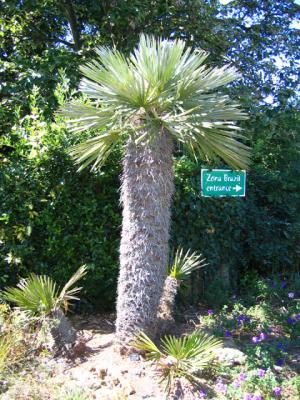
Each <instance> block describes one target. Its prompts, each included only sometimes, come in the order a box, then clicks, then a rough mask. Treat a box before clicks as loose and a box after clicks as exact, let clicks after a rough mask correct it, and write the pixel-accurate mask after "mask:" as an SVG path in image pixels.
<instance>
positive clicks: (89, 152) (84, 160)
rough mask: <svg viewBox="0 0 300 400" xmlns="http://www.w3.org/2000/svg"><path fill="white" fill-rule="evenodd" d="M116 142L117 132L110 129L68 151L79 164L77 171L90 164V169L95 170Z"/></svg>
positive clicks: (102, 162) (117, 140)
mask: <svg viewBox="0 0 300 400" xmlns="http://www.w3.org/2000/svg"><path fill="white" fill-rule="evenodd" d="M118 142H119V132H113V131H110V132H109V133H102V134H101V135H98V136H96V137H93V138H91V139H88V140H87V141H86V142H83V143H80V144H78V145H76V146H73V147H71V148H70V150H69V153H70V155H71V157H72V158H73V159H74V161H75V163H76V164H78V165H79V168H78V171H81V170H82V169H84V168H85V167H87V166H90V167H91V170H96V169H97V168H100V167H101V166H102V165H103V164H104V163H105V161H106V159H107V157H108V156H109V155H110V154H111V152H112V151H113V149H114V148H115V146H117V144H118Z"/></svg>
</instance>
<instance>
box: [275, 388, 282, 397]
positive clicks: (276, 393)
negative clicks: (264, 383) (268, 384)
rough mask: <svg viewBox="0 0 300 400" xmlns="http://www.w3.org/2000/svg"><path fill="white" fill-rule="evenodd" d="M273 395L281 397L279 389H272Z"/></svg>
mask: <svg viewBox="0 0 300 400" xmlns="http://www.w3.org/2000/svg"><path fill="white" fill-rule="evenodd" d="M273 393H274V394H275V396H280V395H281V389H280V387H279V386H276V387H275V388H274V389H273Z"/></svg>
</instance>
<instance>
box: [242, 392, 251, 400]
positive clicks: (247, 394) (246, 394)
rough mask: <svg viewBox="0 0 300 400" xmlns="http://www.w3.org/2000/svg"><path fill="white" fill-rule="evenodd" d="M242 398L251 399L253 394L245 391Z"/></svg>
mask: <svg viewBox="0 0 300 400" xmlns="http://www.w3.org/2000/svg"><path fill="white" fill-rule="evenodd" d="M243 400H253V396H252V394H251V393H245V394H244V397H243Z"/></svg>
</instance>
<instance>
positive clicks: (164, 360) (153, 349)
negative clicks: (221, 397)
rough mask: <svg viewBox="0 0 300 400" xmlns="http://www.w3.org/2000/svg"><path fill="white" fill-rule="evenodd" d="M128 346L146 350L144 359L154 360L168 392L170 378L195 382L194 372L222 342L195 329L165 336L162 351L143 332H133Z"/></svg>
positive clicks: (208, 362)
mask: <svg viewBox="0 0 300 400" xmlns="http://www.w3.org/2000/svg"><path fill="white" fill-rule="evenodd" d="M132 345H133V346H134V347H135V348H136V349H138V350H142V351H144V352H146V357H147V358H148V359H150V360H155V361H157V362H158V365H159V366H160V367H161V374H162V379H163V380H166V389H167V391H169V390H170V389H171V385H172V381H173V379H174V378H177V377H185V378H186V379H188V380H189V381H191V382H193V381H197V376H196V374H197V373H198V372H199V371H200V370H203V369H204V368H206V367H208V366H209V364H210V363H211V362H212V360H213V359H214V358H215V354H216V351H217V350H218V349H219V348H221V347H222V342H221V341H220V340H219V339H217V338H215V337H213V336H209V335H207V334H203V333H201V332H200V331H199V330H196V331H194V332H193V333H192V334H190V335H187V336H182V337H180V338H177V337H175V336H165V337H164V338H162V339H161V348H162V350H160V349H159V348H158V347H157V346H156V345H155V343H153V341H152V340H151V339H150V338H149V337H148V336H147V335H146V334H145V333H140V334H139V335H137V338H136V340H135V342H134V343H133V344H132Z"/></svg>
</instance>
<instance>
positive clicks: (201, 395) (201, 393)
mask: <svg viewBox="0 0 300 400" xmlns="http://www.w3.org/2000/svg"><path fill="white" fill-rule="evenodd" d="M206 396H207V395H206V392H205V391H204V390H199V399H204V398H205V397H206Z"/></svg>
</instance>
